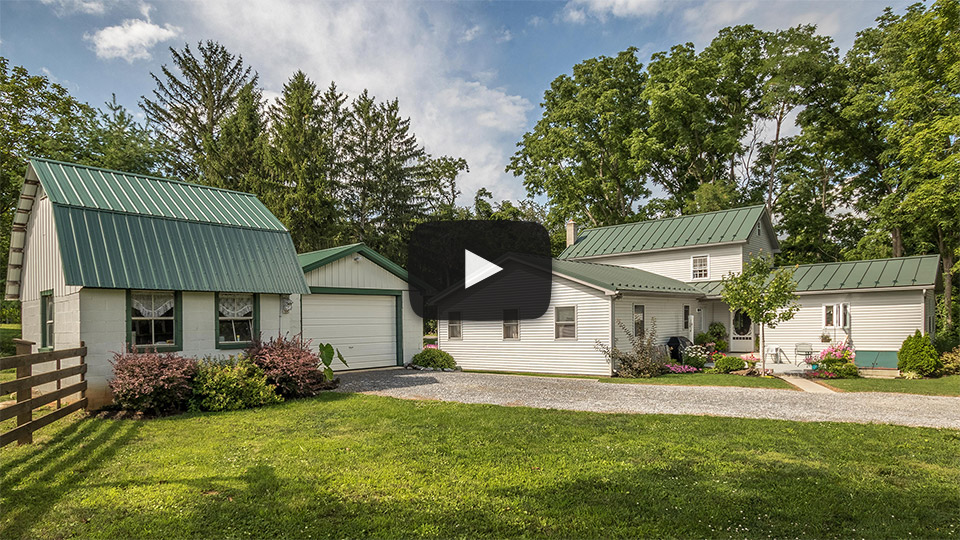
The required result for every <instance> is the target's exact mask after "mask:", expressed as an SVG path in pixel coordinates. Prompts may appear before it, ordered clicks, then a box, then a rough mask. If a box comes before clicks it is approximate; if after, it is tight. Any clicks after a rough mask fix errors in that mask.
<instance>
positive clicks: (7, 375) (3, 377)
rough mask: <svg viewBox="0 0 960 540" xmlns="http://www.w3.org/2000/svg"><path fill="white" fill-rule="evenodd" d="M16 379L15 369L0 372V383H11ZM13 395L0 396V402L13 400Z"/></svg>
mask: <svg viewBox="0 0 960 540" xmlns="http://www.w3.org/2000/svg"><path fill="white" fill-rule="evenodd" d="M16 378H17V369H16V368H11V369H5V370H3V371H0V383H4V382H7V381H12V380H14V379H16ZM14 395H15V394H7V395H5V396H0V401H10V400H11V399H13V398H14Z"/></svg>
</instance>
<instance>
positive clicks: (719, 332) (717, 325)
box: [707, 322, 727, 342]
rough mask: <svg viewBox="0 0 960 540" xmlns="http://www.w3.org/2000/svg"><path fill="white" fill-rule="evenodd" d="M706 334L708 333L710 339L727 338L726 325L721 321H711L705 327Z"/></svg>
mask: <svg viewBox="0 0 960 540" xmlns="http://www.w3.org/2000/svg"><path fill="white" fill-rule="evenodd" d="M707 334H709V335H710V338H711V341H714V342H716V341H720V340H726V339H727V327H726V326H725V325H724V324H723V323H722V322H712V323H710V326H709V327H707Z"/></svg>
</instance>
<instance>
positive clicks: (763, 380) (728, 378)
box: [600, 373, 797, 390]
mask: <svg viewBox="0 0 960 540" xmlns="http://www.w3.org/2000/svg"><path fill="white" fill-rule="evenodd" d="M600 382H606V383H619V384H672V385H684V386H743V387H747V388H783V389H785V390H796V389H797V387H796V386H793V385H792V384H790V383H788V382H786V381H784V380H782V379H778V378H776V377H743V376H741V375H730V374H725V373H668V374H666V375H660V376H659V377H653V378H651V379H621V378H619V377H611V378H606V379H600Z"/></svg>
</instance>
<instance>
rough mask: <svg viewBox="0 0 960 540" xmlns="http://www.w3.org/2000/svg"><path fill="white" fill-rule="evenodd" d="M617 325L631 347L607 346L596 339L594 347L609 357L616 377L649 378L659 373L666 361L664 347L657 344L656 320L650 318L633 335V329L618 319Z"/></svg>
mask: <svg viewBox="0 0 960 540" xmlns="http://www.w3.org/2000/svg"><path fill="white" fill-rule="evenodd" d="M617 326H619V327H620V329H621V330H623V333H624V334H626V336H627V340H628V341H629V342H630V346H631V349H630V350H629V351H624V350H621V349H618V348H617V347H609V346H607V345H606V344H605V343H603V342H601V341H600V340H597V344H596V348H597V350H598V351H600V352H602V353H603V355H604V356H606V357H607V358H609V359H610V363H611V364H613V366H614V369H615V375H616V376H617V377H626V378H629V379H649V378H650V377H656V376H657V375H661V374H662V373H663V372H664V371H665V369H664V367H663V366H664V364H666V363H667V360H668V358H667V355H666V347H662V346H659V345H657V320H656V319H655V318H652V319H650V322H649V324H647V325H646V328H645V330H644V331H643V332H642V333H641V334H640V335H639V336H635V335H633V331H632V330H633V329H632V328H628V327H627V325H625V324H624V323H623V321H621V320H620V319H617Z"/></svg>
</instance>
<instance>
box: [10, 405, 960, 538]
mask: <svg viewBox="0 0 960 540" xmlns="http://www.w3.org/2000/svg"><path fill="white" fill-rule="evenodd" d="M36 439H37V441H38V443H37V444H34V445H32V446H24V447H7V448H4V449H2V450H0V479H2V482H3V489H2V490H0V504H2V508H3V512H2V514H0V537H2V538H10V539H12V538H69V537H81V538H87V537H91V538H140V537H158V538H182V537H199V538H207V537H220V538H222V537H254V538H273V537H288V538H308V537H361V536H379V537H409V536H431V537H441V538H445V537H479V536H484V537H504V536H552V537H559V538H564V537H603V538H607V537H617V536H620V537H623V536H630V537H637V536H647V537H682V538H690V537H696V538H701V537H729V536H734V537H757V538H760V537H762V538H766V537H768V536H772V537H787V536H789V537H813V538H824V537H847V536H857V537H868V538H870V537H874V538H876V537H885V538H892V537H894V538H905V537H907V536H910V535H912V536H913V537H944V536H951V535H957V534H960V529H958V527H960V524H958V521H957V519H956V510H957V508H958V507H960V491H958V490H957V489H956V486H957V485H960V462H958V461H957V459H956V456H957V455H958V452H960V432H958V431H955V430H946V429H939V430H938V429H929V428H909V427H900V426H884V425H858V424H840V423H800V422H786V421H777V420H749V419H738V418H717V417H696V416H665V415H628V414H598V413H585V412H570V411H557V410H541V409H528V408H521V407H498V406H492V405H467V404H459V403H443V402H433V401H406V400H396V399H391V398H385V397H377V396H363V395H350V394H346V395H345V394H326V395H323V396H322V397H319V398H316V399H308V400H299V401H291V402H287V403H283V404H281V405H277V406H273V407H267V408H262V409H252V410H246V411H237V412H229V413H205V414H191V415H184V416H179V417H173V418H167V419H162V420H154V421H129V420H127V421H122V420H98V419H83V420H81V419H78V420H76V421H73V422H70V421H61V422H59V423H57V424H55V425H54V426H51V427H49V428H46V429H44V430H42V431H41V432H39V433H38V434H37V436H36Z"/></svg>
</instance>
